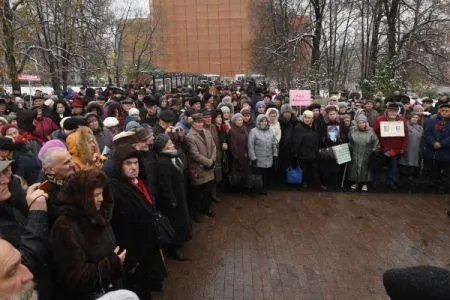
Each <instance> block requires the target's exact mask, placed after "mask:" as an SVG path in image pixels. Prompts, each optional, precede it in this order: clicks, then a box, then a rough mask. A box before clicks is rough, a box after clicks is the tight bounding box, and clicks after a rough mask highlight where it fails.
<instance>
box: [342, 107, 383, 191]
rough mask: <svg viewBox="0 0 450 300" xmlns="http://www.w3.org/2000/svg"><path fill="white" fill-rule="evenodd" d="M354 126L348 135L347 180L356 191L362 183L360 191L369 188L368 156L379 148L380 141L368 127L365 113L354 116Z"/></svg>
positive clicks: (370, 176) (370, 178)
mask: <svg viewBox="0 0 450 300" xmlns="http://www.w3.org/2000/svg"><path fill="white" fill-rule="evenodd" d="M355 121H356V126H355V127H352V129H351V130H350V133H349V135H348V138H349V146H350V149H351V154H352V161H351V163H350V164H349V169H348V180H349V181H351V182H352V183H353V184H352V185H351V186H350V188H351V189H352V190H354V191H356V190H357V189H358V187H359V185H362V187H361V191H363V192H367V191H368V190H369V188H368V183H369V182H371V181H372V174H371V172H370V170H369V159H370V156H371V155H372V154H373V153H374V152H377V151H379V150H380V142H379V141H378V137H377V135H376V134H375V132H374V131H373V130H372V128H370V126H369V123H368V121H367V117H366V116H365V115H362V114H361V115H359V116H358V117H357V118H356V120H355Z"/></svg>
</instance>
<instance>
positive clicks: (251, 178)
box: [247, 168, 263, 191]
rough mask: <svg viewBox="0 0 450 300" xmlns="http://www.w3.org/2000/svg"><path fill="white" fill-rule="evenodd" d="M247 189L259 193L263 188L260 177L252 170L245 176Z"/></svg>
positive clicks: (254, 169)
mask: <svg viewBox="0 0 450 300" xmlns="http://www.w3.org/2000/svg"><path fill="white" fill-rule="evenodd" d="M247 188H248V189H250V190H255V191H261V190H262V188H263V180H262V175H261V174H259V172H258V171H256V168H252V171H251V172H250V174H248V176H247Z"/></svg>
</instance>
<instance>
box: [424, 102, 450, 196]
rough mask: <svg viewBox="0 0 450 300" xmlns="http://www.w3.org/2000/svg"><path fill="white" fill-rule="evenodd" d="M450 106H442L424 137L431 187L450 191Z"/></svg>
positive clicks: (425, 156)
mask: <svg viewBox="0 0 450 300" xmlns="http://www.w3.org/2000/svg"><path fill="white" fill-rule="evenodd" d="M449 120H450V104H441V105H440V106H439V113H438V116H437V117H436V118H432V119H430V120H429V121H428V123H427V126H426V127H425V132H424V136H423V140H424V145H425V150H424V152H423V156H424V158H425V164H426V165H427V166H428V169H429V170H430V177H429V179H430V187H431V188H432V189H433V190H439V191H440V192H442V193H445V192H446V191H447V192H449V191H450V122H449Z"/></svg>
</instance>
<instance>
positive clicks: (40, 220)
mask: <svg viewBox="0 0 450 300" xmlns="http://www.w3.org/2000/svg"><path fill="white" fill-rule="evenodd" d="M8 186H9V190H10V192H11V194H12V196H11V198H10V199H8V200H6V201H2V202H0V234H1V235H2V238H3V239H5V240H7V241H8V242H9V243H11V244H12V245H13V246H14V247H15V248H16V249H18V250H19V251H20V252H21V254H22V263H23V264H24V265H25V266H26V267H28V269H29V270H30V271H31V273H32V274H33V276H34V281H35V283H36V289H37V290H38V292H39V299H51V298H52V294H53V283H52V281H51V276H50V270H49V266H48V260H49V253H48V224H47V212H45V211H28V206H27V204H26V203H27V202H26V199H25V194H24V193H23V191H22V189H21V186H20V182H19V180H18V179H17V178H14V177H13V178H12V180H11V182H10V184H9V185H8Z"/></svg>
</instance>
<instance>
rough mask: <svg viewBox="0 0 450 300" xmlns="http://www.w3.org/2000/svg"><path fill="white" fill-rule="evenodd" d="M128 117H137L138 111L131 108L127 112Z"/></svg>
mask: <svg viewBox="0 0 450 300" xmlns="http://www.w3.org/2000/svg"><path fill="white" fill-rule="evenodd" d="M128 115H129V116H133V115H138V116H139V109H137V108H135V107H133V108H131V109H130V110H129V111H128Z"/></svg>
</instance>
